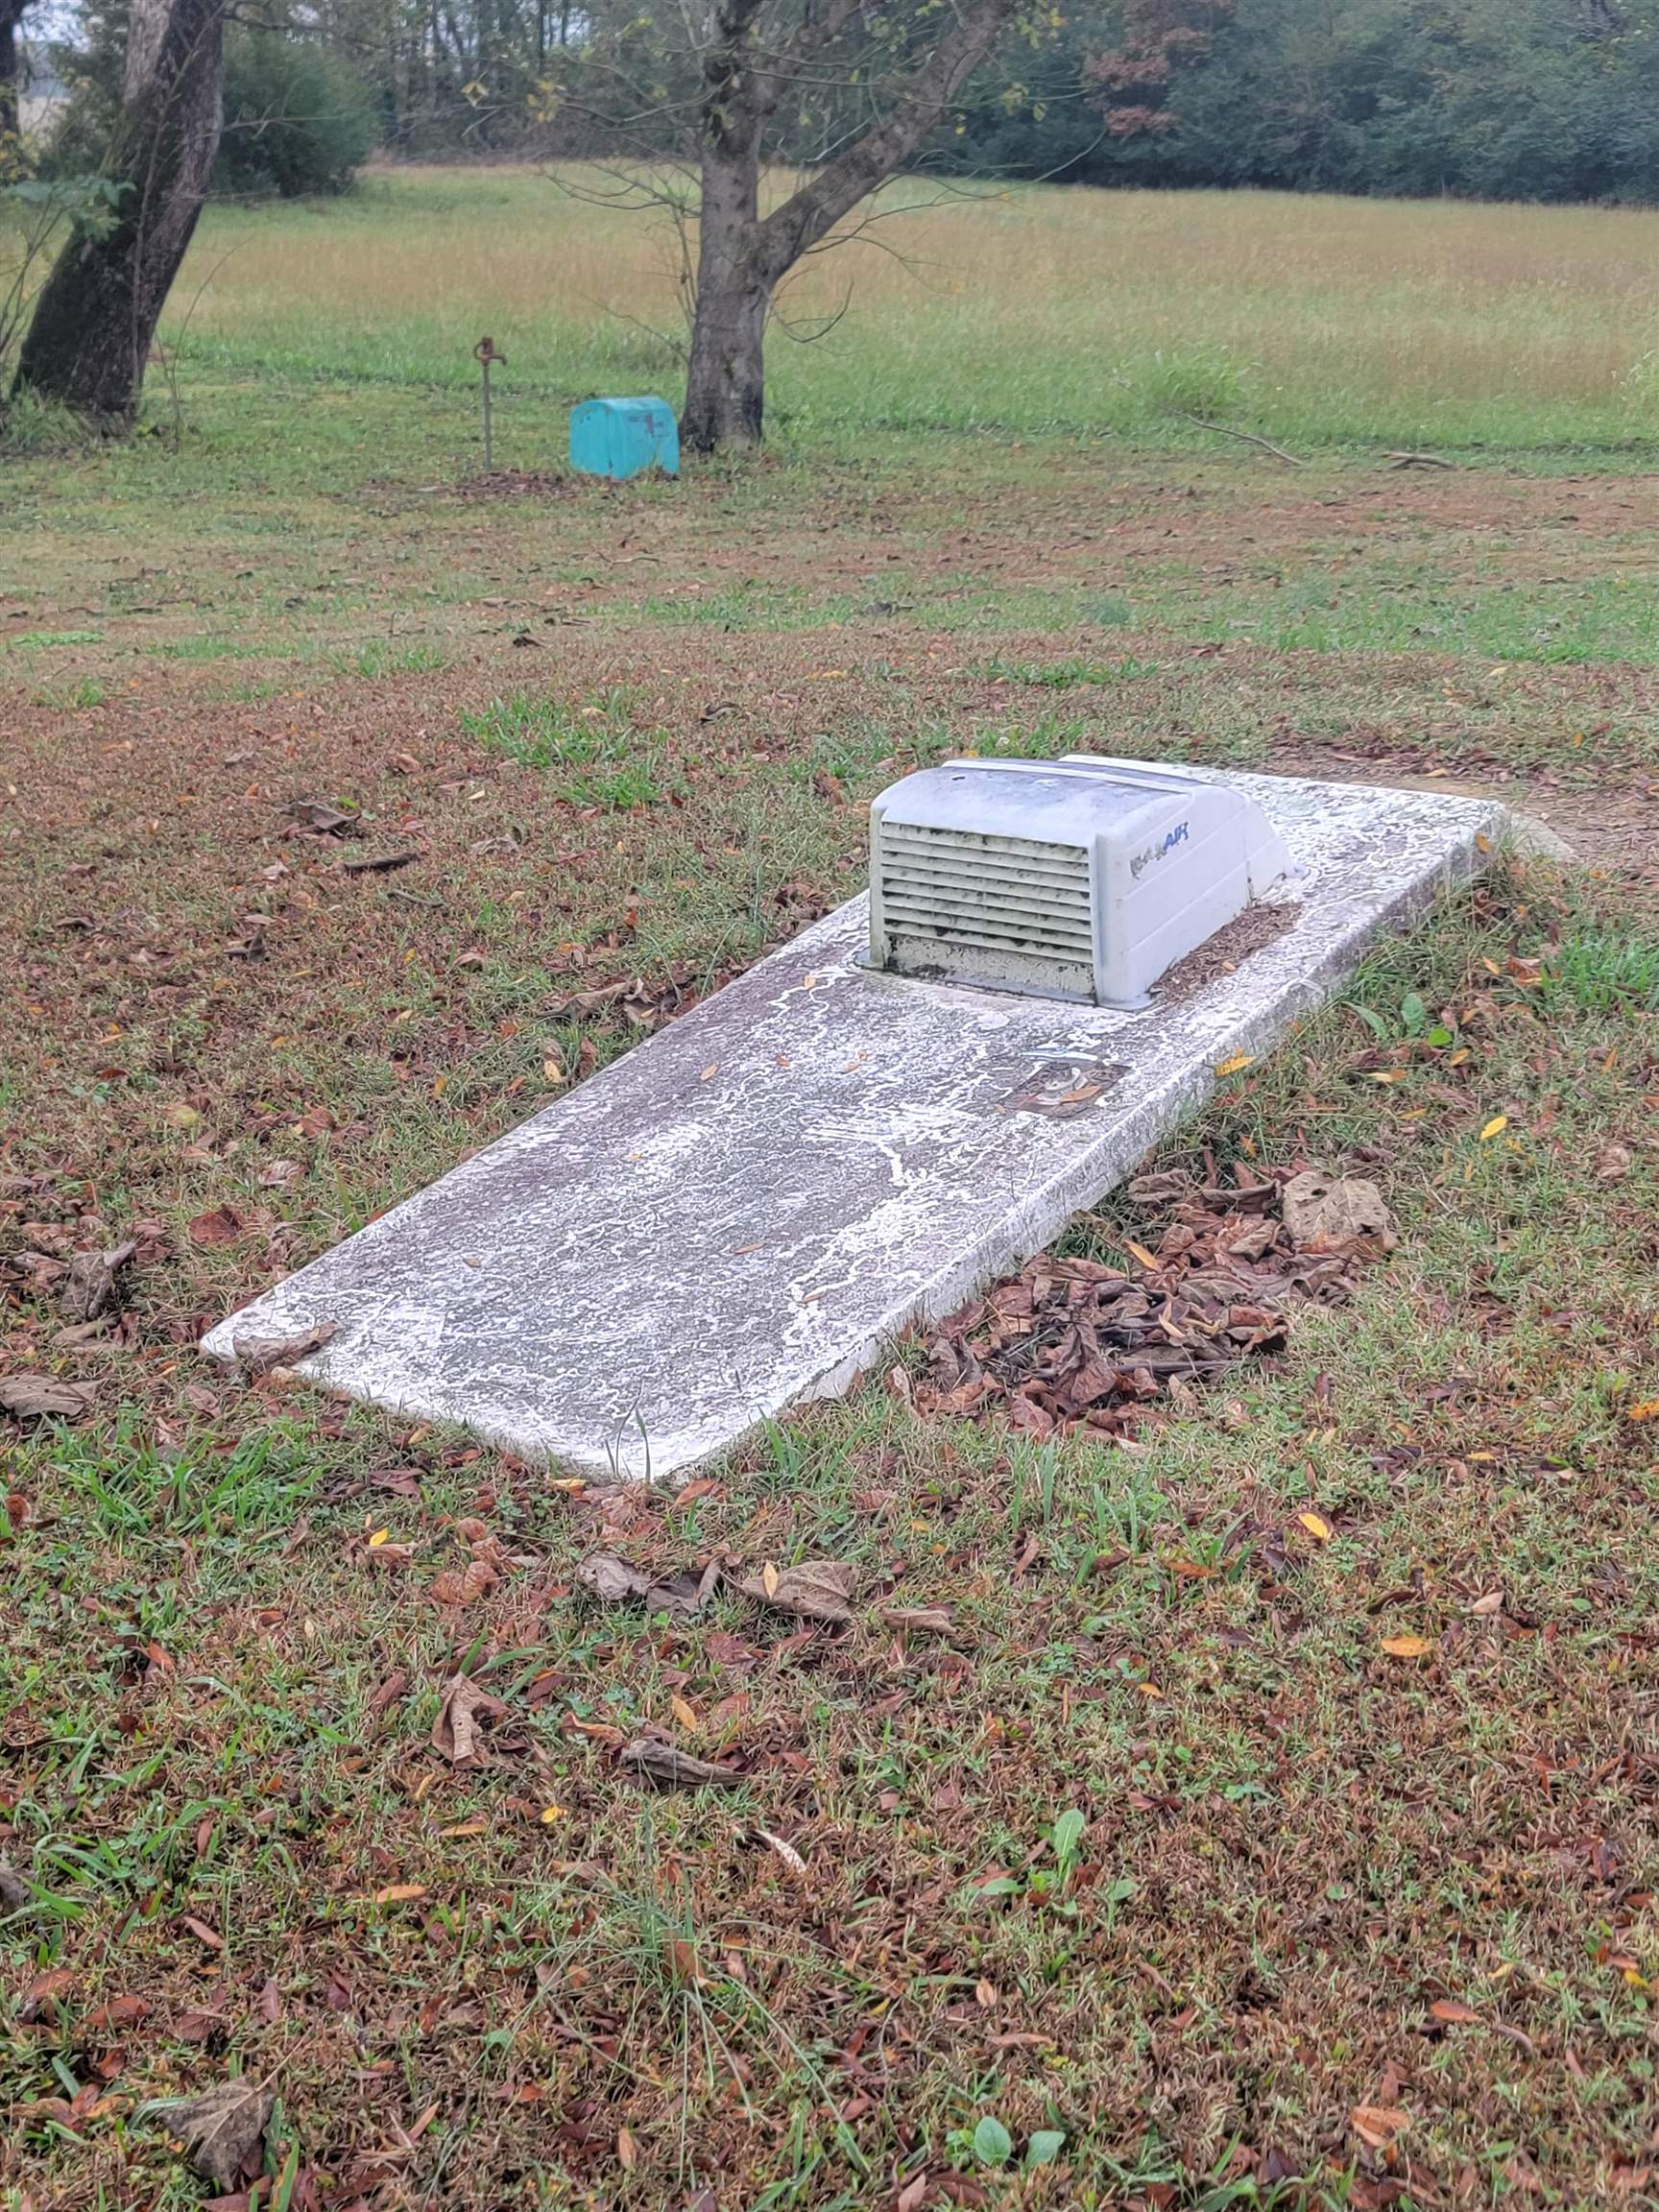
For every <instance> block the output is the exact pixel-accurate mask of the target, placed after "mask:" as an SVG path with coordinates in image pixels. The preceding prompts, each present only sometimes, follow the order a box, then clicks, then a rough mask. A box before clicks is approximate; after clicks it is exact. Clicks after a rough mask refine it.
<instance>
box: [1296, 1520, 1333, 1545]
mask: <svg viewBox="0 0 1659 2212" xmlns="http://www.w3.org/2000/svg"><path fill="white" fill-rule="evenodd" d="M1296 1518H1297V1520H1298V1521H1300V1522H1301V1524H1302V1526H1303V1527H1304V1528H1306V1529H1307V1531H1308V1533H1309V1535H1310V1536H1311V1537H1312V1538H1313V1540H1314V1542H1315V1543H1317V1544H1329V1543H1330V1541H1331V1524H1330V1522H1329V1521H1327V1520H1326V1518H1325V1516H1324V1514H1323V1513H1298V1514H1297V1516H1296Z"/></svg>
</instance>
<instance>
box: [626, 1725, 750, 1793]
mask: <svg viewBox="0 0 1659 2212" xmlns="http://www.w3.org/2000/svg"><path fill="white" fill-rule="evenodd" d="M616 1757H617V1760H618V1762H619V1764H620V1765H622V1766H623V1767H628V1768H629V1769H630V1771H631V1772H633V1773H635V1774H637V1775H639V1776H641V1777H642V1778H643V1779H644V1780H645V1781H647V1782H655V1783H656V1784H657V1785H658V1787H659V1788H660V1789H665V1790H701V1789H703V1788H704V1787H705V1785H708V1786H709V1787H711V1788H714V1789H723V1790H729V1789H731V1788H732V1787H733V1784H735V1783H738V1782H741V1781H742V1780H743V1776H742V1775H741V1774H739V1773H738V1772H737V1770H736V1769H735V1767H717V1766H716V1765H715V1764H714V1762H713V1761H712V1760H709V1759H694V1758H693V1757H692V1755H691V1753H690V1752H689V1751H682V1750H681V1749H679V1747H678V1746H677V1745H676V1744H673V1743H658V1742H657V1740H656V1738H655V1737H654V1736H637V1737H636V1738H635V1740H634V1741H633V1743H624V1744H623V1746H622V1748H621V1750H620V1751H618V1752H617V1754H616Z"/></svg>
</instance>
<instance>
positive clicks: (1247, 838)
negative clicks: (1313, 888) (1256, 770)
mask: <svg viewBox="0 0 1659 2212" xmlns="http://www.w3.org/2000/svg"><path fill="white" fill-rule="evenodd" d="M870 811H871V820H870V962H871V965H872V967H875V968H881V969H889V970H892V971H893V972H895V973H896V974H902V975H918V976H925V977H929V978H932V979H933V980H936V981H942V982H952V983H968V984H974V985H976V986H978V987H979V988H980V989H987V990H998V991H1020V992H1025V993H1028V994H1031V995H1033V996H1036V997H1041V998H1074V999H1084V1000H1088V1001H1091V1002H1093V1003H1094V1004H1096V1005H1100V1006H1122V1007H1140V1006H1144V1005H1146V1004H1147V1003H1148V995H1149V993H1150V992H1151V989H1152V986H1153V985H1154V984H1155V983H1156V982H1157V980H1158V978H1159V977H1160V976H1161V975H1162V974H1164V972H1165V970H1166V968H1169V967H1172V966H1173V965H1174V963H1175V962H1176V961H1177V960H1180V959H1182V958H1184V957H1185V956H1186V954H1187V953H1189V952H1191V951H1194V950H1196V949H1197V947H1199V946H1200V945H1202V944H1204V943H1205V942H1206V941H1207V940H1208V939H1209V938H1211V937H1213V936H1214V934H1215V932H1216V931H1217V930H1218V929H1222V928H1225V926H1227V924H1228V923H1229V922H1232V921H1234V920H1235V919H1236V918H1237V917H1238V915H1239V914H1241V913H1242V912H1243V911H1244V909H1245V907H1246V906H1248V905H1249V904H1250V903H1251V902H1252V901H1253V900H1257V899H1261V898H1262V897H1264V896H1265V894H1266V893H1267V892H1268V891H1270V890H1271V889H1272V888H1273V887H1274V886H1275V885H1276V884H1286V883H1287V882H1288V880H1289V878H1291V877H1292V876H1293V875H1294V873H1295V871H1294V869H1293V867H1292V863H1291V859H1290V855H1289V854H1288V852H1287V851H1286V847H1285V843H1284V841H1283V839H1282V838H1281V837H1280V836H1279V834H1278V832H1277V830H1275V829H1273V827H1272V826H1271V824H1270V823H1269V822H1268V821H1267V819H1266V817H1265V815H1264V814H1263V813H1262V809H1261V807H1260V806H1258V805H1256V804H1255V802H1254V801H1253V800H1251V799H1248V798H1246V797H1245V796H1244V794H1243V793H1242V792H1240V791H1238V790H1237V789H1236V788H1235V787H1234V786H1233V785H1232V784H1230V783H1226V782H1222V781H1213V780H1212V779H1210V778H1209V777H1206V776H1202V775H1199V774H1196V773H1194V772H1193V771H1191V770H1190V769H1183V768H1167V767H1149V766H1147V765H1146V764H1144V763H1143V762H1141V761H1137V760H1113V759H1107V758H1104V757H1094V756H1093V755H1089V754H1073V755H1071V756H1070V757H1068V758H1066V759H1063V760H948V761H946V762H945V764H944V766H943V767H940V768H926V769H924V770H923V771H922V772H921V773H920V774H919V775H915V776H906V777H905V778H904V780H903V781H902V782H900V783H895V784H893V785H891V786H890V787H889V788H888V789H887V790H885V791H883V792H882V793H881V794H880V796H879V797H878V799H877V800H876V801H875V802H874V804H873V805H872V807H871V810H870Z"/></svg>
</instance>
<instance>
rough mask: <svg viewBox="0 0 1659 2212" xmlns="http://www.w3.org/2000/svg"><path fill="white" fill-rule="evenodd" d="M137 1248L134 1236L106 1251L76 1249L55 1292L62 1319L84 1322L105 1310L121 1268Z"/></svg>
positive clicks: (115, 1293)
mask: <svg viewBox="0 0 1659 2212" xmlns="http://www.w3.org/2000/svg"><path fill="white" fill-rule="evenodd" d="M137 1249H138V1243H137V1239H136V1238H129V1239H128V1240H127V1242H126V1243H125V1244H117V1245H115V1246H114V1248H113V1249H112V1250H110V1251H108V1252H77V1253H76V1254H75V1256H74V1258H73V1259H72V1260H71V1261H70V1262H69V1272H68V1274H67V1275H66V1276H65V1277H64V1278H63V1283H62V1286H61V1288H60V1290H59V1293H58V1304H59V1307H60V1310H61V1311H62V1313H63V1317H64V1319H65V1320H67V1321H72V1322H82V1323H84V1322H87V1321H96V1320H97V1319H98V1317H99V1316H100V1314H103V1313H108V1311H109V1310H111V1309H112V1308H113V1306H114V1305H115V1303H116V1300H117V1297H118V1294H119V1289H120V1276H121V1271H122V1269H123V1268H124V1267H125V1266H126V1265H127V1264H128V1262H130V1261H131V1260H132V1255H133V1253H134V1252H136V1251H137Z"/></svg>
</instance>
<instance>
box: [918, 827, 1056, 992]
mask: <svg viewBox="0 0 1659 2212" xmlns="http://www.w3.org/2000/svg"><path fill="white" fill-rule="evenodd" d="M877 850H878V867H879V871H880V888H881V914H882V921H883V926H884V927H885V929H886V931H887V933H888V935H889V937H890V938H905V939H908V940H910V941H912V942H915V941H916V940H924V941H929V940H930V941H932V942H934V943H936V944H937V945H938V946H939V947H940V949H941V955H942V957H943V958H947V959H948V957H949V950H950V948H952V947H958V946H960V947H964V948H973V949H974V950H979V951H983V952H991V953H996V954H1000V955H1002V956H1004V957H1006V956H1008V955H1010V954H1012V955H1014V956H1016V957H1018V958H1019V959H1021V960H1022V961H1029V962H1033V963H1040V964H1044V965H1048V964H1052V965H1053V966H1054V967H1056V968H1061V969H1065V970H1067V971H1078V972H1080V974H1081V975H1082V977H1083V978H1084V979H1085V987H1087V979H1090V978H1092V977H1093V973H1094V925H1093V921H1092V919H1091V914H1090V888H1089V854H1088V853H1087V852H1086V850H1085V849H1084V848H1083V847H1082V846H1081V845H1048V844H1038V843H1036V842H1034V841H1033V840H1030V839H1028V838H1024V837H998V836H994V835H991V834H990V833H988V832H987V833H984V834H979V833H975V832H973V831H969V830H961V829H923V828H918V827H916V826H914V825H912V824H909V823H900V822H893V821H890V820H883V821H882V823H881V826H880V831H879V837H878V848H877Z"/></svg>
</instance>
